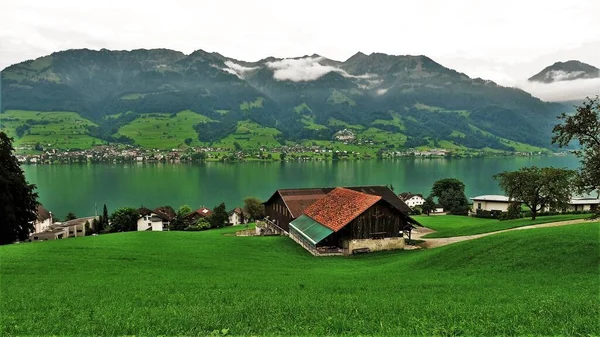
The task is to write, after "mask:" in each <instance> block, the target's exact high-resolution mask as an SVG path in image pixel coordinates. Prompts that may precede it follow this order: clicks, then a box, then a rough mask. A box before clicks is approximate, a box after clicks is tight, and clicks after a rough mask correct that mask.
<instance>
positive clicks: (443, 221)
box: [414, 214, 590, 238]
mask: <svg viewBox="0 0 600 337" xmlns="http://www.w3.org/2000/svg"><path fill="white" fill-rule="evenodd" d="M589 217H590V214H565V215H554V216H542V217H538V218H537V219H535V220H531V218H523V219H516V220H505V221H500V220H495V219H483V218H476V217H469V216H458V215H435V216H426V215H419V216H414V218H415V219H416V220H417V221H419V223H421V224H422V225H423V226H425V227H428V228H431V229H433V230H435V231H436V232H435V233H431V234H427V235H425V236H424V238H447V237H451V236H465V235H474V234H481V233H489V232H495V231H499V230H503V229H510V228H517V227H524V226H531V225H537V224H542V223H548V222H556V221H568V220H575V219H583V218H589Z"/></svg>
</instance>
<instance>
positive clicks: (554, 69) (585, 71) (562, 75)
mask: <svg viewBox="0 0 600 337" xmlns="http://www.w3.org/2000/svg"><path fill="white" fill-rule="evenodd" d="M599 77H600V69H598V68H596V67H595V66H593V65H590V64H587V63H583V62H581V61H577V60H569V61H565V62H561V61H559V62H555V63H554V64H552V65H550V66H547V67H546V68H544V69H542V71H540V72H539V73H537V74H535V75H533V76H531V77H530V78H529V79H528V81H530V82H542V83H553V82H560V81H574V80H579V79H589V78H599Z"/></svg>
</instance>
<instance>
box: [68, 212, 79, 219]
mask: <svg viewBox="0 0 600 337" xmlns="http://www.w3.org/2000/svg"><path fill="white" fill-rule="evenodd" d="M75 219H77V215H75V213H73V212H69V213H67V217H66V218H65V221H69V220H75Z"/></svg>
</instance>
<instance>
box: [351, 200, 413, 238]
mask: <svg viewBox="0 0 600 337" xmlns="http://www.w3.org/2000/svg"><path fill="white" fill-rule="evenodd" d="M405 225H406V219H405V217H404V216H403V215H402V214H401V213H400V212H399V211H397V210H395V209H393V208H391V207H390V206H389V205H388V204H387V203H383V202H381V201H380V202H378V203H376V204H375V205H373V206H371V207H370V208H369V209H367V210H366V211H365V212H364V213H362V214H361V215H359V216H358V217H357V218H356V219H354V220H352V222H350V223H349V224H348V225H347V226H346V228H348V229H349V233H348V234H349V236H345V238H346V239H371V238H373V233H379V232H385V234H382V235H381V236H382V237H386V238H395V237H398V236H401V235H402V234H401V231H402V228H404V226H405Z"/></svg>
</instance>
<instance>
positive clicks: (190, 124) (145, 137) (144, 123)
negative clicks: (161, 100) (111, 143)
mask: <svg viewBox="0 0 600 337" xmlns="http://www.w3.org/2000/svg"><path fill="white" fill-rule="evenodd" d="M209 120H210V118H208V117H206V116H203V115H200V114H198V113H195V112H193V111H190V110H185V111H181V112H179V113H177V115H175V116H174V117H172V116H171V115H170V114H166V113H151V114H143V115H141V116H140V117H138V118H137V119H135V120H134V121H133V122H131V123H129V124H127V125H125V126H123V127H121V128H120V129H119V133H120V134H122V135H125V136H127V137H130V138H132V139H133V140H134V141H135V143H136V144H138V145H141V146H143V147H146V148H156V149H172V148H176V147H179V146H183V145H184V144H185V143H184V142H185V139H186V138H191V139H192V143H191V144H190V145H191V146H199V145H200V143H199V141H198V134H197V133H196V130H194V125H196V124H198V123H200V122H203V121H209Z"/></svg>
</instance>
